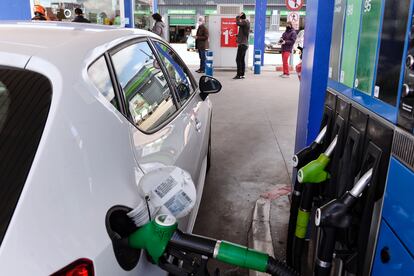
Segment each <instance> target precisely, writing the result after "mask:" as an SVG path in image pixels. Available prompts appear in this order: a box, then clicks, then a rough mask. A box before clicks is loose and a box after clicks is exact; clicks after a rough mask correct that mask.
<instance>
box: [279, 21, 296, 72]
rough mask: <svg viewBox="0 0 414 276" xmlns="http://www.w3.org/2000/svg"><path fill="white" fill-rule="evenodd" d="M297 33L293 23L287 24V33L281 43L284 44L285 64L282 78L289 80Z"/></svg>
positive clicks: (283, 58)
mask: <svg viewBox="0 0 414 276" xmlns="http://www.w3.org/2000/svg"><path fill="white" fill-rule="evenodd" d="M296 37H297V34H296V31H295V30H294V29H293V26H292V22H290V21H288V22H287V23H286V31H285V32H284V33H283V34H282V38H281V39H280V41H279V43H280V44H282V62H283V74H282V75H280V76H281V77H282V78H289V57H290V54H291V53H292V49H293V45H294V44H295V41H296Z"/></svg>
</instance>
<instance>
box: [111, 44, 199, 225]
mask: <svg viewBox="0 0 414 276" xmlns="http://www.w3.org/2000/svg"><path fill="white" fill-rule="evenodd" d="M155 53H156V52H155V51H154V47H153V45H152V44H151V43H150V42H149V41H148V40H146V39H141V40H135V41H132V42H129V43H127V44H124V45H122V46H121V47H119V48H117V49H114V50H113V51H111V53H110V56H111V60H112V64H113V69H114V72H115V75H116V77H117V81H118V84H119V89H120V90H121V91H122V93H121V94H122V99H121V102H122V104H123V106H124V109H125V115H126V116H127V117H128V118H129V121H130V123H131V124H130V126H129V128H130V132H131V139H132V144H133V147H134V149H133V150H134V153H135V156H136V159H137V162H138V163H139V165H140V166H141V168H142V170H143V171H144V172H146V171H150V170H152V169H154V168H157V167H159V166H165V165H167V166H168V165H175V166H178V167H181V168H182V169H184V170H186V171H188V172H189V173H190V174H191V176H192V178H193V180H194V182H197V180H198V177H199V174H200V172H199V171H200V168H199V167H200V165H199V164H200V163H201V162H200V161H199V159H200V157H201V154H202V151H203V150H204V149H203V148H202V147H199V146H198V140H199V139H200V138H202V136H201V135H200V134H201V133H200V131H197V128H199V127H200V125H199V124H198V125H197V122H196V119H195V116H194V115H193V114H188V113H186V112H183V106H182V105H181V104H180V100H179V98H178V97H177V94H176V92H175V87H174V86H173V85H171V84H172V83H171V79H170V77H169V75H168V74H167V72H166V67H164V64H163V62H162V61H160V60H159V59H158V58H157V55H156V54H155ZM191 95H192V96H194V92H192V94H191ZM154 185H155V184H154ZM180 226H181V227H182V229H184V230H186V228H187V226H188V223H187V221H185V220H182V221H180Z"/></svg>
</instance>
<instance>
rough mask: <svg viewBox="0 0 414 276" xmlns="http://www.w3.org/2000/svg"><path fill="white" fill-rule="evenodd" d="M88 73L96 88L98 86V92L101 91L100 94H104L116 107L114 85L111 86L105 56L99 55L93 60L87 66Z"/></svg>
mask: <svg viewBox="0 0 414 276" xmlns="http://www.w3.org/2000/svg"><path fill="white" fill-rule="evenodd" d="M88 74H89V77H90V79H91V80H92V82H93V83H94V84H95V86H96V88H98V90H99V92H101V94H102V95H104V97H105V98H106V99H107V100H108V101H109V102H111V104H112V105H113V106H115V107H116V108H118V104H117V100H116V98H115V92H114V87H113V86H112V81H111V76H110V74H109V71H108V66H107V64H106V61H105V57H101V58H99V59H98V60H97V61H95V62H94V63H93V64H92V65H91V66H90V67H89V69H88Z"/></svg>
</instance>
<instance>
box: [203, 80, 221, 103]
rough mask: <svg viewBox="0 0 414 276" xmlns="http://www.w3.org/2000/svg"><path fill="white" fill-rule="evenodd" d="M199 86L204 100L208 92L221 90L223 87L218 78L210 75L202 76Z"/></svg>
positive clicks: (212, 92)
mask: <svg viewBox="0 0 414 276" xmlns="http://www.w3.org/2000/svg"><path fill="white" fill-rule="evenodd" d="M198 86H199V88H200V91H201V93H200V96H201V98H202V99H203V100H205V99H206V98H207V96H208V94H214V93H218V92H220V90H221V87H222V86H221V83H220V82H219V81H218V80H217V79H215V78H213V77H210V76H202V77H201V78H200V81H199V83H198Z"/></svg>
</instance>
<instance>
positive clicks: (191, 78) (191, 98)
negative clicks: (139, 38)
mask: <svg viewBox="0 0 414 276" xmlns="http://www.w3.org/2000/svg"><path fill="white" fill-rule="evenodd" d="M148 39H149V40H150V41H151V45H152V47H153V48H154V51H155V52H156V53H157V54H156V55H157V57H158V59H159V60H161V57H160V56H159V53H158V51H157V50H156V48H155V45H154V41H155V42H160V43H161V44H163V45H165V46H166V47H167V48H169V49H170V50H172V51H174V49H173V48H172V47H170V46H169V45H168V44H167V43H165V42H164V41H162V40H161V39H158V38H153V37H151V38H148ZM174 53H176V54H177V52H176V51H174ZM177 57H178V59H179V61H180V62H181V63H182V64H184V66H185V68H184V69H186V70H187V72H186V73H188V75H189V76H190V81H191V84H192V85H193V89H194V93H193V94H192V95H191V96H190V97H189V98H188V100H187V101H186V102H185V103H184V104H181V102H180V101H179V100H178V99H179V97H178V91H177V89H176V87H175V86H174V85H172V84H170V85H171V86H173V89H174V94H175V97H176V98H177V103H178V104H179V109H178V111H182V110H183V109H185V108H186V107H187V105H189V102H191V101H192V100H193V99H194V97H195V95H196V94H197V95H198V94H200V89H199V87H198V84H197V81H196V80H195V78H194V76H193V74H192V73H191V71H190V69H188V67H187V65H186V64H185V62H184V61H183V60H182V59H181V57H180V56H179V55H178V54H177ZM162 67H164V68H165V71H166V74H167V76H170V74H168V70H167V69H166V67H165V64H164V62H163V61H162ZM168 79H169V82H170V83H171V79H170V78H168Z"/></svg>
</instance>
